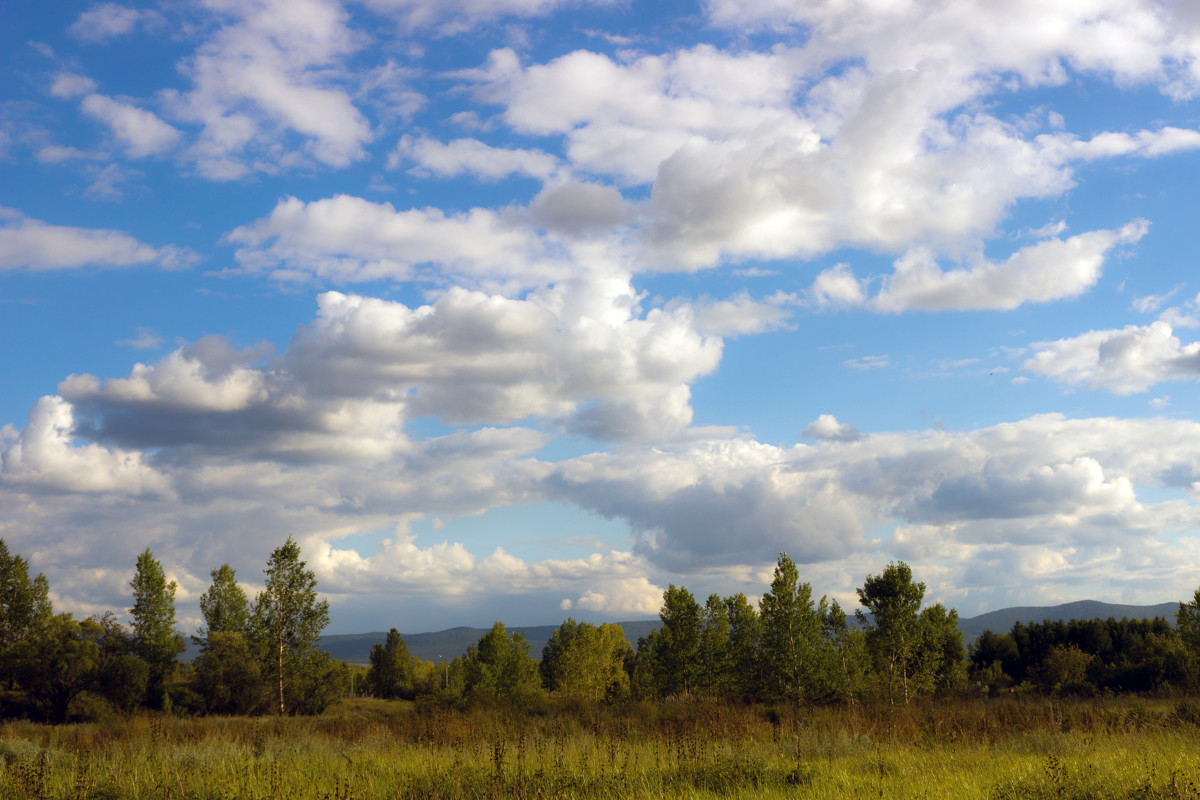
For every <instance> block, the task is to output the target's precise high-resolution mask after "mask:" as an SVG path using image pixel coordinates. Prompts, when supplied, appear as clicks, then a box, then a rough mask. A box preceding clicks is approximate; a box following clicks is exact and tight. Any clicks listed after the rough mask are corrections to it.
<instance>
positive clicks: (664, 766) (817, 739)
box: [0, 700, 1200, 800]
mask: <svg viewBox="0 0 1200 800" xmlns="http://www.w3.org/2000/svg"><path fill="white" fill-rule="evenodd" d="M1198 784H1200V703H1195V702H1182V703H1178V702H1177V703H1171V702H1165V701H1158V702H1156V701H1141V700H1108V701H1090V702H1065V701H1064V702H1054V703H1049V702H1041V701H1030V700H1012V701H999V702H997V701H993V702H975V701H971V702H964V703H955V704H949V703H947V704H937V705H921V706H912V707H906V708H887V707H802V708H787V707H783V708H777V707H765V706H729V705H721V704H712V703H701V702H679V703H660V704H634V705H630V706H628V707H624V708H615V709H614V708H590V707H582V708H578V707H577V708H570V709H555V710H550V711H549V712H546V713H541V714H525V713H519V712H518V713H513V712H506V711H499V710H495V711H488V710H475V711H466V712H459V711H453V710H448V709H445V708H442V707H439V706H434V705H417V704H410V703H401V702H383V701H365V700H356V701H347V702H344V703H342V704H340V705H338V706H335V707H333V708H332V709H330V710H329V711H328V712H327V713H326V714H324V715H322V716H320V717H314V718H256V719H249V718H218V717H210V718H203V719H189V720H181V719H174V718H170V717H163V716H149V715H143V716H136V717H133V718H131V719H128V720H125V721H121V722H112V723H108V724H97V723H89V724H76V725H69V726H59V727H49V726H42V725H36V724H32V723H25V722H10V723H7V724H5V725H3V726H2V727H0V800H8V799H9V798H14V799H18V798H19V800H27V798H33V799H34V800H43V799H44V798H77V799H78V800H85V799H87V798H92V799H94V800H100V799H101V798H131V799H133V800H140V799H141V798H230V800H232V799H233V798H248V799H249V800H258V799H260V798H261V799H263V800H266V799H267V798H271V799H272V800H275V799H282V798H288V800H291V799H292V798H300V799H303V798H312V799H313V800H318V799H320V800H325V799H326V798H328V799H330V800H343V799H344V800H350V798H355V800H365V799H368V798H410V797H411V798H447V799H449V798H500V797H504V798H528V799H529V800H533V798H575V797H585V798H659V797H672V798H706V797H766V798H774V797H789V798H791V797H813V798H846V797H857V798H868V797H869V798H874V797H888V798H893V797H894V798H943V797H944V798H955V799H956V800H957V799H958V798H968V797H980V798H1084V797H1087V798H1113V799H1114V800H1116V799H1117V798H1160V797H1161V798H1197V800H1200V788H1197V787H1198Z"/></svg>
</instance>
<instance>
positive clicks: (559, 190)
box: [529, 182, 635, 236]
mask: <svg viewBox="0 0 1200 800" xmlns="http://www.w3.org/2000/svg"><path fill="white" fill-rule="evenodd" d="M529 216H530V218H531V219H532V221H533V223H534V224H535V225H538V226H539V227H542V228H546V229H548V230H550V231H554V232H561V233H565V234H567V235H570V236H586V235H588V234H607V233H611V232H612V231H613V230H614V229H616V228H619V227H621V226H623V225H626V224H628V223H630V222H632V221H633V219H634V218H635V212H634V210H633V208H632V207H631V206H630V205H629V204H628V203H626V202H625V198H624V197H622V196H621V192H620V191H618V190H617V189H616V188H614V187H612V186H601V185H598V184H593V183H577V182H572V183H564V184H557V185H551V186H547V187H546V188H545V189H543V190H542V191H541V192H539V193H538V195H537V197H535V198H534V199H533V202H532V203H530V205H529Z"/></svg>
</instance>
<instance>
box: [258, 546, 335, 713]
mask: <svg viewBox="0 0 1200 800" xmlns="http://www.w3.org/2000/svg"><path fill="white" fill-rule="evenodd" d="M306 567H307V563H306V562H304V561H301V560H300V545H298V544H296V540H295V539H294V538H292V537H291V536H289V537H288V539H287V542H285V543H284V544H283V545H281V546H280V547H277V548H275V550H274V551H273V552H272V553H271V558H270V559H269V560H268V561H267V568H266V569H265V570H263V572H264V573H265V574H266V576H267V579H266V584H265V586H264V588H263V591H262V593H261V594H259V595H258V597H257V598H255V600H254V606H253V609H252V610H251V622H250V631H251V641H252V643H253V644H254V646H255V649H256V650H257V652H258V654H259V658H260V660H261V666H262V671H263V673H264V677H265V678H266V679H267V680H269V681H271V683H272V685H273V686H274V687H275V688H276V689H277V690H278V691H277V699H278V712H279V713H280V714H286V713H287V706H288V702H287V701H288V692H289V690H290V691H291V693H292V700H293V701H294V702H293V707H298V706H300V705H301V704H302V703H303V699H304V694H305V692H306V691H307V690H311V688H312V686H311V684H312V682H313V680H315V676H317V675H318V674H320V673H322V671H327V668H328V663H327V661H328V659H327V658H326V659H322V658H321V657H320V655H319V653H320V651H318V650H317V640H318V639H319V638H320V636H321V631H322V630H324V629H325V626H326V625H328V624H329V603H328V601H326V600H319V599H318V598H317V577H316V575H315V574H313V572H312V570H309V569H306Z"/></svg>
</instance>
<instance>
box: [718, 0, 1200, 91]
mask: <svg viewBox="0 0 1200 800" xmlns="http://www.w3.org/2000/svg"><path fill="white" fill-rule="evenodd" d="M705 7H706V11H707V13H708V14H709V18H710V19H711V20H712V21H713V22H714V23H715V24H717V25H720V26H723V27H729V28H735V29H742V30H754V29H762V28H775V29H779V28H790V27H794V26H803V27H804V28H806V29H807V30H808V32H809V35H810V38H811V40H812V41H813V42H814V49H815V50H816V51H817V52H818V53H819V54H820V55H821V56H823V57H824V58H826V59H832V58H839V57H846V56H848V55H857V56H861V57H863V58H864V59H865V60H866V61H867V62H868V64H869V65H870V66H871V67H873V68H875V69H910V68H916V67H920V66H921V65H923V64H929V63H930V62H933V61H940V60H942V59H947V58H948V57H949V59H950V64H948V65H947V66H949V67H951V69H953V68H954V67H956V66H957V67H960V68H961V65H962V64H963V63H964V62H965V63H966V64H968V65H970V66H972V67H974V68H975V69H976V70H979V71H988V72H990V71H996V72H1014V73H1016V74H1018V75H1019V76H1020V77H1021V78H1022V79H1023V80H1025V81H1028V82H1030V83H1033V84H1051V85H1055V84H1060V83H1062V82H1063V81H1065V80H1066V67H1067V66H1068V65H1069V66H1070V67H1072V68H1074V69H1077V70H1091V71H1103V72H1108V73H1111V74H1113V75H1114V76H1115V77H1116V78H1117V79H1118V80H1120V81H1124V82H1131V81H1137V80H1153V81H1155V82H1157V83H1159V84H1160V85H1162V86H1163V87H1164V89H1166V90H1168V91H1170V92H1172V93H1173V94H1175V95H1177V96H1187V95H1190V94H1192V93H1194V92H1195V90H1196V88H1197V87H1198V86H1200V69H1197V66H1196V61H1197V57H1198V56H1200V30H1198V29H1197V27H1196V26H1195V25H1190V26H1189V25H1181V24H1179V20H1178V19H1177V18H1176V17H1177V15H1181V14H1182V8H1181V7H1179V8H1177V7H1175V6H1174V4H1161V3H1153V2H1135V3H1126V2H1122V1H1121V0H1102V1H1101V2H1097V3H1089V4H1087V5H1080V4H1078V3H1073V2H1070V0H1056V1H1055V2H1038V3H1036V10H1037V13H1036V14H1032V13H1031V14H1013V13H1012V11H1013V10H1012V9H1011V8H1001V7H999V6H996V5H995V4H993V3H989V2H987V0H970V2H967V3H965V4H962V5H956V6H954V7H953V8H950V7H946V6H942V5H939V4H937V3H928V2H916V3H906V4H897V5H892V6H888V7H886V8H883V7H880V6H879V5H878V4H874V3H871V2H869V0H854V1H853V2H850V3H841V2H815V3H788V2H766V3H762V2H751V1H750V0H708V2H706V3H705ZM1033 8H1034V4H1030V10H1031V11H1032V10H1033ZM954 59H956V60H957V63H956V60H954ZM955 71H957V70H955Z"/></svg>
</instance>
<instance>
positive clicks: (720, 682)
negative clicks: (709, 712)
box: [698, 594, 733, 697]
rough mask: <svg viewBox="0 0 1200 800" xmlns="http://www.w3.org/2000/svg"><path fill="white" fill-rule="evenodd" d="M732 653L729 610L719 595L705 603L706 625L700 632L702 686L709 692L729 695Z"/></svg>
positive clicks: (700, 674) (700, 677)
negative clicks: (730, 649) (730, 648)
mask: <svg viewBox="0 0 1200 800" xmlns="http://www.w3.org/2000/svg"><path fill="white" fill-rule="evenodd" d="M729 660H730V652H729V610H728V609H727V608H726V606H725V601H724V600H722V599H721V598H720V597H718V596H717V595H715V594H710V595H709V596H708V601H707V602H706V603H705V604H704V628H703V630H701V632H700V670H699V680H698V683H699V686H698V689H699V690H700V691H701V692H702V693H704V694H707V695H714V696H718V697H728V696H729V695H730V685H731V683H732V677H733V676H732V675H731V674H730V673H731V670H730V666H729Z"/></svg>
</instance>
